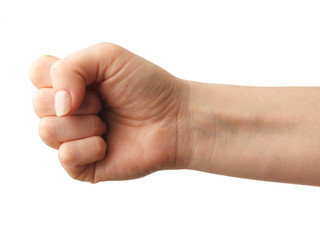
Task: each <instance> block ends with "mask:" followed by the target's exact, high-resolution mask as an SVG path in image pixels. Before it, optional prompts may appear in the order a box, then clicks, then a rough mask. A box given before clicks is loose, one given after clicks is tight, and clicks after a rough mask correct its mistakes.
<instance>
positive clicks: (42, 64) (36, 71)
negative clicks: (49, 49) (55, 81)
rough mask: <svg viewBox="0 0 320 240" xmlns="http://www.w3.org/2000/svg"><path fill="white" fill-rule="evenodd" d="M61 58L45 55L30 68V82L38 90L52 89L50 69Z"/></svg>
mask: <svg viewBox="0 0 320 240" xmlns="http://www.w3.org/2000/svg"><path fill="white" fill-rule="evenodd" d="M57 60H59V58H56V57H53V56H49V55H45V56H42V57H40V58H38V59H37V60H36V61H34V62H33V63H32V64H31V66H30V71H29V75H30V80H31V82H32V83H33V84H34V85H35V86H36V87H37V88H49V87H52V83H51V77H50V68H51V66H52V64H53V63H55V62H56V61H57Z"/></svg>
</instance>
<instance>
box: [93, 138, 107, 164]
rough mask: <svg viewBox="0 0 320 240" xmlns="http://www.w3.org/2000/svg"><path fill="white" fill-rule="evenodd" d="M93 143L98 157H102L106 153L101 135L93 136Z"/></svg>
mask: <svg viewBox="0 0 320 240" xmlns="http://www.w3.org/2000/svg"><path fill="white" fill-rule="evenodd" d="M93 144H94V146H95V149H96V151H97V153H98V156H97V157H98V159H99V160H100V159H102V158H103V157H104V156H105V153H106V143H105V141H104V140H103V139H102V138H101V137H94V138H93Z"/></svg>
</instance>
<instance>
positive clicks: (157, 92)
mask: <svg viewBox="0 0 320 240" xmlns="http://www.w3.org/2000/svg"><path fill="white" fill-rule="evenodd" d="M30 78H31V81H32V82H33V83H34V85H35V86H36V87H37V88H38V89H39V90H38V91H37V92H36V94H35V96H34V99H33V105H34V109H35V112H36V113H37V115H38V116H39V117H40V118H41V120H40V124H39V134H40V136H41V138H42V140H43V141H44V142H45V143H46V144H47V145H49V146H50V147H53V148H56V149H59V160H60V162H61V164H62V166H63V167H64V168H65V170H66V171H67V172H68V174H69V175H70V176H71V177H72V178H75V179H78V180H81V181H89V182H93V183H96V182H99V181H104V180H124V179H132V178H138V177H142V176H145V175H147V174H149V173H152V172H154V171H157V170H161V169H173V168H179V167H180V166H182V163H181V159H180V157H179V156H180V155H181V154H180V152H181V149H183V148H184V147H181V143H182V142H184V141H183V140H182V138H183V137H182V136H181V131H179V125H180V124H181V123H182V122H184V123H185V122H186V117H185V116H186V115H185V114H186V112H187V111H186V109H187V104H188V91H189V84H188V82H187V81H183V80H180V79H178V78H176V77H174V76H172V75H171V74H169V73H168V72H166V71H164V70H163V69H161V68H159V67H158V66H156V65H154V64H152V63H150V62H148V61H146V60H144V59H142V58H141V57H138V56H137V55H135V54H133V53H131V52H129V51H127V50H125V49H123V48H121V47H119V46H116V45H114V44H110V43H100V44H97V45H94V46H91V47H89V48H87V49H84V50H81V51H78V52H76V53H73V54H71V55H69V56H68V57H66V58H63V59H58V58H55V57H52V56H43V57H41V58H39V59H38V60H36V61H35V62H34V63H33V64H32V66H31V69H30ZM56 115H59V116H58V117H57V116H56Z"/></svg>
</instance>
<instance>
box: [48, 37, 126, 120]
mask: <svg viewBox="0 0 320 240" xmlns="http://www.w3.org/2000/svg"><path fill="white" fill-rule="evenodd" d="M121 49H122V48H120V47H119V46H117V45H114V44H111V43H100V44H96V45H93V46H91V47H88V48H86V49H83V50H80V51H78V52H75V53H73V54H71V55H69V56H67V57H65V58H63V59H60V60H58V61H56V62H55V63H54V64H53V65H52V66H51V69H50V76H51V81H52V86H53V89H54V93H55V108H56V114H57V116H65V115H69V114H71V113H73V112H75V111H76V110H77V109H78V108H79V107H80V105H81V103H82V102H83V99H84V95H85V91H86V86H88V85H91V84H93V83H100V82H102V81H103V80H104V79H106V78H107V77H108V75H109V73H108V67H109V66H110V65H111V64H112V63H113V62H114V60H115V59H116V58H117V57H118V56H119V55H120V54H121V53H120V50H121ZM122 50H123V49H122Z"/></svg>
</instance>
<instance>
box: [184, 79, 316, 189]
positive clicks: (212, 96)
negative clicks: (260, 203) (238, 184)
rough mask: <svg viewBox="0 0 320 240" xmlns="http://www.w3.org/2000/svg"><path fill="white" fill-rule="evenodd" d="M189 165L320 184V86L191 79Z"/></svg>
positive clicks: (291, 181)
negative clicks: (267, 85) (248, 84)
mask: <svg viewBox="0 0 320 240" xmlns="http://www.w3.org/2000/svg"><path fill="white" fill-rule="evenodd" d="M188 118H189V119H188V121H187V122H188V126H189V129H190V131H189V133H188V139H189V142H190V145H189V148H190V151H189V153H188V155H189V157H187V156H185V158H186V159H187V161H186V162H185V167H186V168H189V169H194V170H200V171H206V172H211V173H217V174H223V175H230V176H235V177H244V178H252V179H260V180H268V181H280V182H290V183H300V184H310V185H320V88H315V87H313V88H307V87H281V88H280V87H279V88H264V87H241V86H231V85H218V84H204V83H196V82H190V95H189V106H188Z"/></svg>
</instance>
